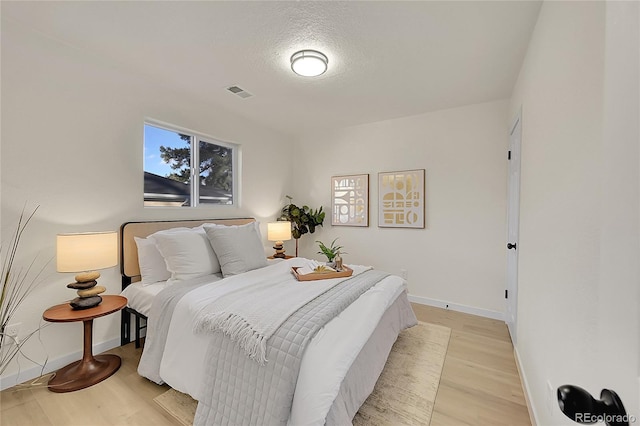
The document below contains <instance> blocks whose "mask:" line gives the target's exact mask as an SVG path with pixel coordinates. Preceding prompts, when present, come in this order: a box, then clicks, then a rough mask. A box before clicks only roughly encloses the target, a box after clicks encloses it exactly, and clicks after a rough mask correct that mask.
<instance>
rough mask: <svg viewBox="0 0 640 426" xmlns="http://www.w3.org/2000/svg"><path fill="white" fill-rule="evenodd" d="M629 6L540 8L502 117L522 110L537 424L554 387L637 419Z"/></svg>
mask: <svg viewBox="0 0 640 426" xmlns="http://www.w3.org/2000/svg"><path fill="white" fill-rule="evenodd" d="M637 8H638V4H637V3H634V2H627V3H625V2H606V3H605V2H545V3H544V4H543V7H542V10H541V12H540V15H539V18H538V22H537V25H536V28H535V31H534V34H533V36H532V39H531V42H530V45H529V48H528V52H527V56H526V59H525V62H524V65H523V67H522V70H521V73H520V76H519V79H518V82H517V85H516V87H515V91H514V95H513V98H512V100H511V107H510V113H511V115H514V114H515V113H516V111H517V109H518V108H520V106H522V110H523V135H522V180H521V210H520V211H521V216H520V241H519V250H520V257H519V259H520V261H519V305H518V318H519V319H518V343H517V347H516V351H517V354H518V357H519V360H520V363H521V367H522V372H523V379H524V381H525V383H526V384H527V387H528V389H527V390H528V393H529V397H530V400H531V402H532V408H533V410H534V415H535V417H536V419H537V422H538V424H541V425H549V424H567V425H570V424H574V423H573V422H571V421H570V420H569V419H568V418H566V417H565V416H564V415H563V414H562V413H561V412H560V410H559V408H558V404H557V403H556V401H555V394H553V393H551V392H549V391H548V390H547V386H548V384H547V383H550V385H551V388H552V389H553V390H554V391H555V389H556V388H557V387H558V386H560V385H563V384H574V385H578V386H581V387H583V388H585V389H587V390H588V391H590V392H591V393H592V394H593V395H594V396H596V397H599V395H600V390H601V389H603V388H609V389H613V390H615V391H617V392H618V393H619V395H620V397H621V398H622V400H623V402H624V404H625V405H626V407H627V410H628V412H629V413H631V414H634V415H635V416H636V417H639V416H638V415H639V414H640V413H639V412H638V408H639V407H638V379H637V377H638V348H639V347H638V339H639V335H640V329H639V327H638V279H639V278H640V275H639V274H638V259H639V258H640V251H639V247H638V244H639V237H638V214H639V209H638V202H639V196H638V188H639V185H638V179H639V170H640V169H639V161H638V154H639V153H638V136H639V134H638V115H639V110H638V75H639V74H638V11H637Z"/></svg>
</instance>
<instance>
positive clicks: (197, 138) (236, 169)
mask: <svg viewBox="0 0 640 426" xmlns="http://www.w3.org/2000/svg"><path fill="white" fill-rule="evenodd" d="M147 125H149V126H152V127H156V128H159V129H162V130H166V131H169V132H175V133H180V134H183V135H187V136H190V137H191V142H190V147H189V151H190V154H191V155H190V168H191V182H190V183H189V187H190V188H189V195H190V197H191V202H190V205H188V206H149V205H145V200H144V184H143V189H142V202H143V207H144V208H149V209H158V208H169V209H175V208H214V207H225V208H229V207H240V176H241V173H240V167H241V164H242V162H241V147H240V144H237V143H233V142H227V141H222V140H220V139H219V138H216V137H214V136H211V135H207V134H206V133H202V132H198V131H195V130H191V129H188V128H186V127H180V126H176V125H174V124H169V123H166V122H163V121H159V120H154V119H151V118H145V119H144V123H143V127H142V135H143V136H142V151H143V156H142V172H143V176H144V172H145V171H146V170H145V166H144V161H145V157H144V151H145V146H146V141H145V138H144V134H145V130H144V129H145V126H147ZM200 142H204V143H210V144H213V145H218V146H222V147H225V148H229V149H231V156H232V157H231V167H232V171H231V178H232V183H231V203H230V204H215V203H201V202H200V190H199V189H200V185H198V184H195V185H194V182H200V170H199V168H198V165H199V164H200ZM194 148H195V149H194Z"/></svg>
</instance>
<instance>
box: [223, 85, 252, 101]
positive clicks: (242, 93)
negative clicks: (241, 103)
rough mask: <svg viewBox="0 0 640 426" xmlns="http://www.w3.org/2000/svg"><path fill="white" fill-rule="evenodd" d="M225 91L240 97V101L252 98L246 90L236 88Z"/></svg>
mask: <svg viewBox="0 0 640 426" xmlns="http://www.w3.org/2000/svg"><path fill="white" fill-rule="evenodd" d="M227 90H228V91H230V92H231V93H233V94H234V95H237V96H240V97H241V98H242V99H247V98H250V97H251V96H253V95H252V94H251V93H249V92H247V91H246V90H244V89H243V88H241V87H238V86H230V87H227Z"/></svg>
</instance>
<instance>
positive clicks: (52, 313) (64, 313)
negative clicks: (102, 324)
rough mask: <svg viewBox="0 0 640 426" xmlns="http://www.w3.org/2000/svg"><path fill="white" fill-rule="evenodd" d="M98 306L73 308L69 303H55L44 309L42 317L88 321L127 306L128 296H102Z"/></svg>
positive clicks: (53, 319)
mask: <svg viewBox="0 0 640 426" xmlns="http://www.w3.org/2000/svg"><path fill="white" fill-rule="evenodd" d="M101 297H102V302H101V303H100V304H99V305H98V306H94V307H93V308H88V309H73V308H72V307H71V305H69V303H62V304H60V305H55V306H52V307H50V308H49V309H47V310H46V311H44V314H42V318H43V319H44V320H45V321H50V322H74V321H86V320H91V319H94V318H98V317H102V316H105V315H109V314H111V313H113V312H116V311H119V310H120V309H122V308H124V307H125V306H127V298H126V297H122V296H117V295H105V296H101Z"/></svg>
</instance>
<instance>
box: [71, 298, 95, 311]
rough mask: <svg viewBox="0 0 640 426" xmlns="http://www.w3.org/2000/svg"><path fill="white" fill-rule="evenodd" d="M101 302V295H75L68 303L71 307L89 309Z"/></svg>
mask: <svg viewBox="0 0 640 426" xmlns="http://www.w3.org/2000/svg"><path fill="white" fill-rule="evenodd" d="M101 302H102V297H100V296H91V297H76V298H75V299H73V300H72V301H71V302H69V304H70V305H71V307H72V308H73V309H76V310H78V309H89V308H93V307H94V306H98V305H99V304H100V303H101Z"/></svg>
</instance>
